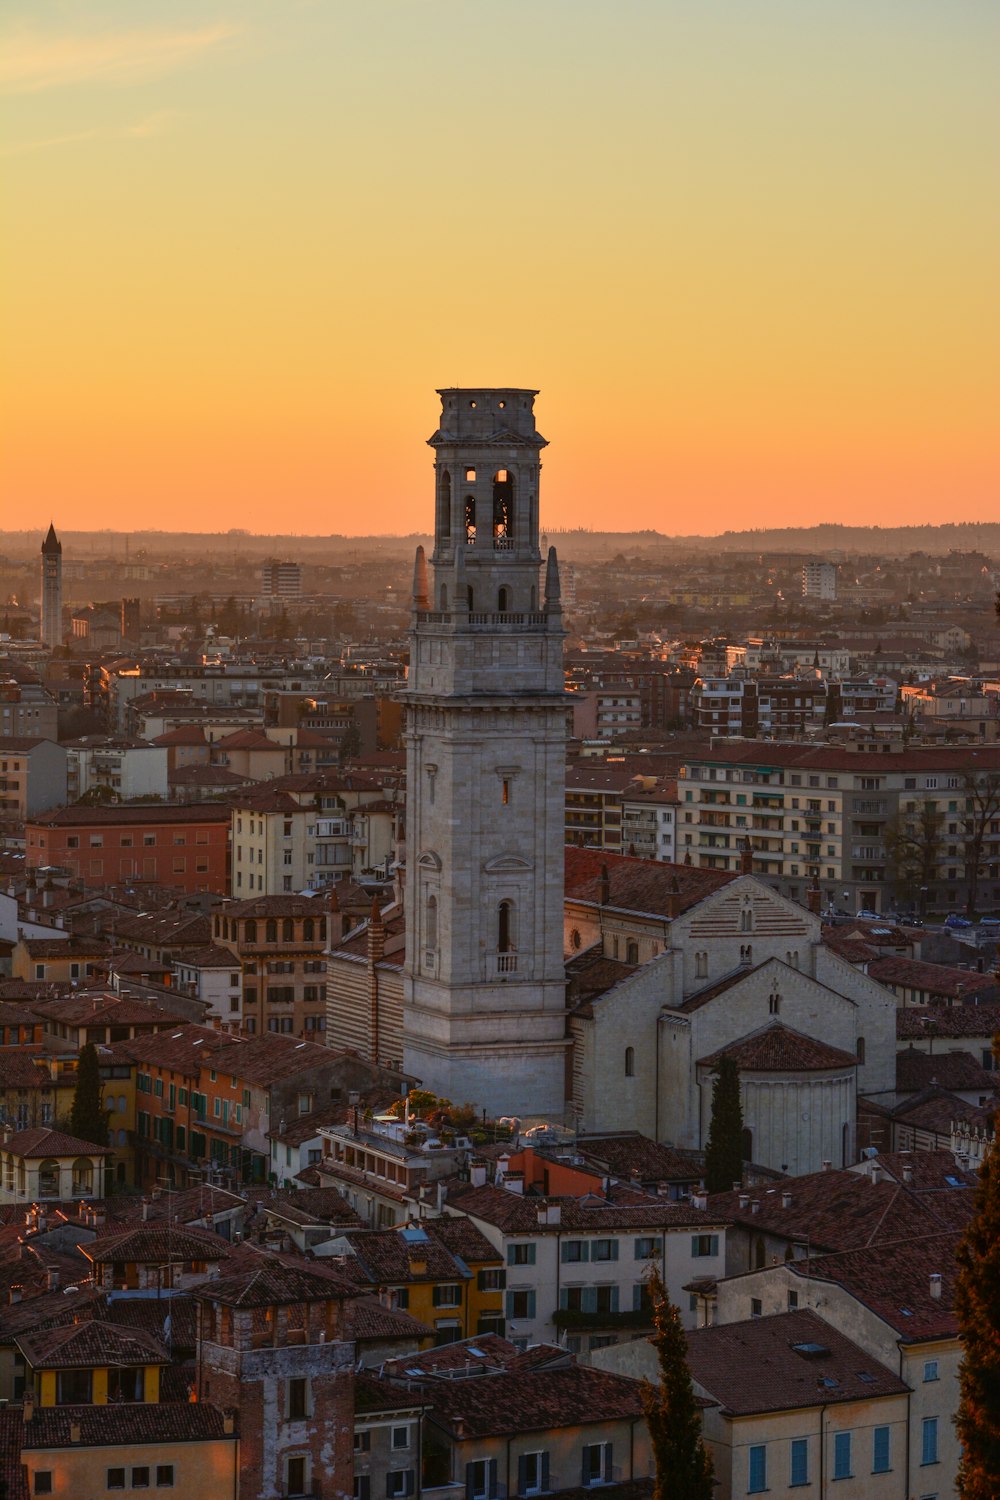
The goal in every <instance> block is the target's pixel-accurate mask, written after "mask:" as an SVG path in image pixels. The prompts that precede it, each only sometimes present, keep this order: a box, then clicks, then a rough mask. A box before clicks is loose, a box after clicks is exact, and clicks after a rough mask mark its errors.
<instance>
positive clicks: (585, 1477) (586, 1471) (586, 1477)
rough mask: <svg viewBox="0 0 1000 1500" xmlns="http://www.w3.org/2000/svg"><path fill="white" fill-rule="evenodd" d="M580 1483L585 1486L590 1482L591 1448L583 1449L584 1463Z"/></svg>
mask: <svg viewBox="0 0 1000 1500" xmlns="http://www.w3.org/2000/svg"><path fill="white" fill-rule="evenodd" d="M580 1483H581V1484H582V1485H584V1486H587V1485H589V1484H590V1448H589V1447H586V1448H584V1450H583V1463H582V1465H581V1474H580Z"/></svg>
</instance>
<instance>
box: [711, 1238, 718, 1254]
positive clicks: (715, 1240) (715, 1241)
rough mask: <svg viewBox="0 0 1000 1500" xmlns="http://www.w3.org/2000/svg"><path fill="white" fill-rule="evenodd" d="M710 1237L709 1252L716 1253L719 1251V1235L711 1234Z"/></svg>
mask: <svg viewBox="0 0 1000 1500" xmlns="http://www.w3.org/2000/svg"><path fill="white" fill-rule="evenodd" d="M710 1238H711V1246H710V1248H711V1253H712V1254H713V1255H718V1253H719V1236H718V1235H717V1234H713V1235H712V1236H711V1237H710Z"/></svg>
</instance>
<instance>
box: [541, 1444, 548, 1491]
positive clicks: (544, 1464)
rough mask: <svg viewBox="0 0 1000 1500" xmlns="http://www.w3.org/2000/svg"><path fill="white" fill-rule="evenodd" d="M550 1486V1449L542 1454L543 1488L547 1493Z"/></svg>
mask: <svg viewBox="0 0 1000 1500" xmlns="http://www.w3.org/2000/svg"><path fill="white" fill-rule="evenodd" d="M548 1488H549V1453H548V1449H546V1450H545V1452H544V1453H543V1454H542V1489H543V1490H544V1491H545V1492H546V1493H547V1492H548Z"/></svg>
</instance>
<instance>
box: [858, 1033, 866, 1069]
mask: <svg viewBox="0 0 1000 1500" xmlns="http://www.w3.org/2000/svg"><path fill="white" fill-rule="evenodd" d="M857 1053H858V1062H859V1063H863V1062H864V1060H865V1039H864V1037H863V1036H859V1037H858V1046H857Z"/></svg>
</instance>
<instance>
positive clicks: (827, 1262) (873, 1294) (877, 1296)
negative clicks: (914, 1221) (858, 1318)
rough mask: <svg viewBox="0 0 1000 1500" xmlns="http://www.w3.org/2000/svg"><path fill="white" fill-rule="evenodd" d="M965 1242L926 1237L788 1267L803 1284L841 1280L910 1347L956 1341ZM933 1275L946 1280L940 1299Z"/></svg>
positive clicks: (956, 1236)
mask: <svg viewBox="0 0 1000 1500" xmlns="http://www.w3.org/2000/svg"><path fill="white" fill-rule="evenodd" d="M961 1238H962V1237H961V1235H960V1234H955V1233H945V1234H930V1235H923V1236H921V1237H919V1238H916V1239H906V1240H896V1241H893V1242H892V1243H890V1244H885V1245H876V1246H872V1247H869V1248H866V1249H865V1250H847V1251H842V1252H841V1253H840V1254H839V1255H818V1256H813V1257H812V1258H811V1259H810V1260H808V1261H806V1260H797V1261H790V1262H788V1266H789V1269H790V1270H792V1271H793V1272H794V1273H795V1275H796V1276H799V1277H801V1278H802V1280H803V1281H835V1282H837V1283H838V1284H839V1285H841V1286H843V1287H846V1288H847V1290H848V1291H849V1292H851V1294H852V1295H853V1296H855V1297H857V1299H858V1301H859V1302H862V1303H864V1305H865V1306H866V1307H868V1308H870V1309H871V1311H872V1312H873V1313H875V1315H876V1316H877V1317H879V1318H882V1319H883V1321H884V1322H886V1323H888V1324H889V1327H890V1328H893V1329H895V1331H896V1333H897V1334H899V1335H900V1336H901V1338H902V1339H903V1340H904V1342H907V1343H911V1342H912V1343H919V1342H920V1341H921V1340H923V1339H932V1338H954V1336H955V1335H956V1334H957V1332H958V1319H957V1317H956V1316H955V1308H954V1291H955V1251H956V1250H957V1249H958V1246H959V1244H960V1243H961ZM932 1275H937V1276H940V1278H941V1295H940V1297H933V1296H931V1290H930V1285H931V1281H930V1278H931V1276H932Z"/></svg>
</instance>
